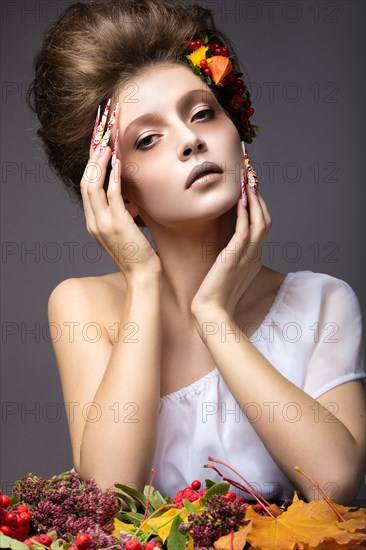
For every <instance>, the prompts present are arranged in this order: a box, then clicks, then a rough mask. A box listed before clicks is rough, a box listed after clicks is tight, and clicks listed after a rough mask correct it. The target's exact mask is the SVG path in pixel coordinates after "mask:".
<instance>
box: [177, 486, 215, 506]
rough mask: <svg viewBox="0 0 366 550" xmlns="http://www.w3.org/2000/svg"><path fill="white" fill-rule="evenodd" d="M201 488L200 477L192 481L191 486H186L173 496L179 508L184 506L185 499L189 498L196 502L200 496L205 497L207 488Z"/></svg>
mask: <svg viewBox="0 0 366 550" xmlns="http://www.w3.org/2000/svg"><path fill="white" fill-rule="evenodd" d="M200 489H201V482H200V481H198V479H195V480H194V481H192V483H191V485H190V486H189V487H185V488H184V489H182V490H181V491H178V493H177V494H176V495H175V497H174V498H173V502H174V504H178V508H183V500H189V502H194V501H195V500H197V499H198V498H200V497H203V496H204V495H205V494H206V493H207V490H206V489H202V490H201V491H200Z"/></svg>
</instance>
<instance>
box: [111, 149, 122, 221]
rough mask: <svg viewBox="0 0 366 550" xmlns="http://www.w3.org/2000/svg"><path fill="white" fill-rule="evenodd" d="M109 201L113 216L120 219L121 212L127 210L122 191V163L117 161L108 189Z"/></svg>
mask: <svg viewBox="0 0 366 550" xmlns="http://www.w3.org/2000/svg"><path fill="white" fill-rule="evenodd" d="M107 199H108V204H109V208H110V211H111V214H112V216H114V217H116V218H117V217H118V216H120V215H121V212H124V211H125V210H126V206H125V203H124V201H123V198H122V189H121V161H120V160H119V159H116V160H115V162H114V164H113V168H112V170H111V174H110V177H109V184H108V189H107Z"/></svg>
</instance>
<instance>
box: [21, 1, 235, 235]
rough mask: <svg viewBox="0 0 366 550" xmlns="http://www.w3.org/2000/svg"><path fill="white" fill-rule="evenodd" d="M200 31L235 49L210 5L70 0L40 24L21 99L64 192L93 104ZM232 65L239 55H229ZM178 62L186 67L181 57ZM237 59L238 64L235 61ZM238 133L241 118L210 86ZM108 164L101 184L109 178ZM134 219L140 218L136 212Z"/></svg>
mask: <svg viewBox="0 0 366 550" xmlns="http://www.w3.org/2000/svg"><path fill="white" fill-rule="evenodd" d="M203 33H206V34H207V35H209V36H210V35H214V36H215V37H216V38H218V39H219V41H221V42H222V43H224V44H225V45H227V46H228V48H229V49H230V50H231V52H232V53H234V55H235V52H234V49H233V47H232V44H231V43H230V40H229V38H228V37H227V36H226V35H225V34H224V33H223V32H222V31H220V30H219V29H218V28H217V27H216V25H215V22H214V18H213V14H212V10H210V9H206V8H204V7H202V6H199V5H192V4H191V5H188V4H186V3H185V2H184V1H183V0H109V1H102V2H89V1H88V2H87V3H83V2H78V3H76V4H72V5H71V6H69V7H68V8H66V9H65V11H64V12H63V13H62V14H61V16H60V17H59V18H58V20H57V21H56V22H55V23H53V24H52V25H51V26H50V27H49V29H48V30H47V31H46V33H45V35H44V37H43V42H42V44H41V47H40V49H39V51H38V52H37V54H36V56H35V58H34V62H33V67H34V77H33V80H32V82H31V84H30V86H29V88H28V91H27V103H28V105H29V107H30V108H31V109H32V110H33V111H34V112H35V113H36V115H37V117H38V119H39V122H40V126H39V128H38V129H37V135H38V136H39V137H40V138H41V139H42V141H43V146H44V149H45V153H46V155H47V157H48V161H49V164H50V166H51V168H52V169H53V170H54V171H55V173H56V174H57V176H58V177H59V178H60V179H61V181H62V183H63V184H64V186H65V187H66V189H67V191H68V193H69V196H70V198H76V200H77V202H79V203H80V205H81V206H83V203H82V196H81V191H80V180H81V178H82V175H83V172H84V169H85V166H86V163H87V161H88V158H89V145H90V139H91V135H92V131H93V126H94V121H95V116H96V112H97V109H98V105H99V104H101V109H102V111H101V112H103V110H104V107H105V105H106V103H107V101H108V98H112V105H113V102H115V100H116V98H117V96H118V90H119V89H120V86H124V85H125V84H126V83H127V82H131V80H133V78H134V76H138V74H139V73H140V72H141V71H142V70H143V69H145V68H148V67H149V66H151V65H152V64H156V63H176V64H179V63H184V62H182V61H181V60H180V59H179V57H180V55H181V54H182V42H183V41H184V40H192V39H195V38H197V37H198V36H199V35H201V34H203ZM236 63H237V64H238V59H237V58H236ZM184 65H185V66H187V65H186V64H185V63H184ZM238 66H239V64H238ZM212 91H213V92H214V93H215V96H216V97H217V99H218V101H219V102H220V104H221V106H222V108H223V109H224V110H225V111H226V113H227V114H228V116H230V117H231V119H232V120H233V123H234V124H235V126H236V128H237V130H238V132H239V135H240V137H242V136H243V134H244V129H243V128H241V123H240V119H237V118H236V116H235V113H233V112H232V110H231V107H230V106H229V105H228V104H227V101H225V98H223V97H221V96H220V92H219V90H217V89H215V87H212ZM110 170H111V167H110V164H109V168H108V171H107V175H106V178H105V184H104V189H106V187H107V185H108V181H109V174H110ZM135 221H136V223H137V224H138V225H139V226H145V224H144V222H143V220H142V219H141V218H140V217H139V216H137V217H136V218H135Z"/></svg>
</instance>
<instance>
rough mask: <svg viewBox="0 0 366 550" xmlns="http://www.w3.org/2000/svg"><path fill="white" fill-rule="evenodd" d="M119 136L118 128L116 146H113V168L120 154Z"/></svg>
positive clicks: (115, 139)
mask: <svg viewBox="0 0 366 550" xmlns="http://www.w3.org/2000/svg"><path fill="white" fill-rule="evenodd" d="M118 136H119V130H118V128H117V132H116V137H115V138H114V145H113V151H112V167H113V166H114V163H115V162H116V160H117V154H118Z"/></svg>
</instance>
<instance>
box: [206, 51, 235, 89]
mask: <svg viewBox="0 0 366 550" xmlns="http://www.w3.org/2000/svg"><path fill="white" fill-rule="evenodd" d="M211 59H212V61H211V65H210V69H211V71H212V80H213V81H214V82H215V84H221V83H222V81H223V80H224V78H225V76H227V75H228V74H230V73H231V72H232V71H233V65H232V63H231V61H230V59H229V58H228V57H225V56H223V55H215V56H214V57H212V58H211Z"/></svg>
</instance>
